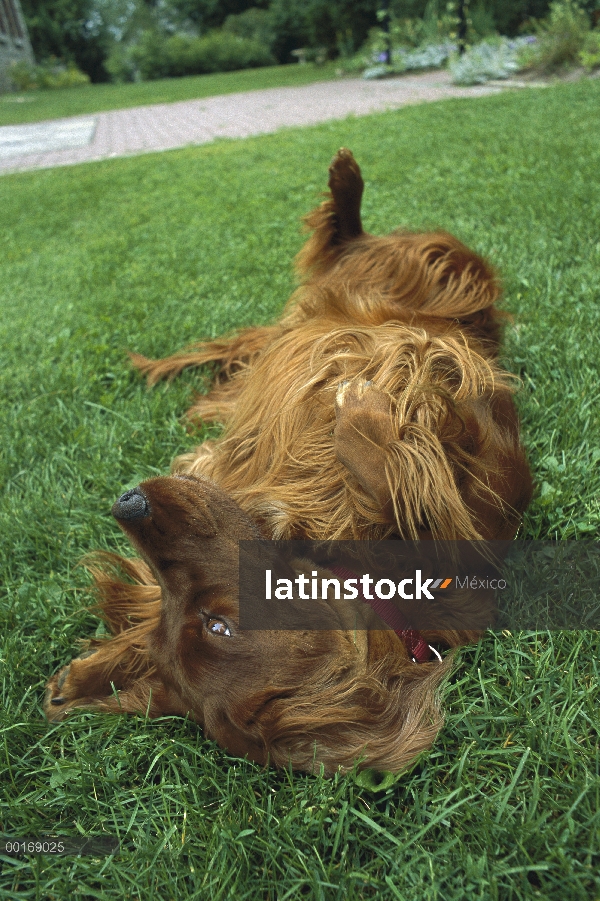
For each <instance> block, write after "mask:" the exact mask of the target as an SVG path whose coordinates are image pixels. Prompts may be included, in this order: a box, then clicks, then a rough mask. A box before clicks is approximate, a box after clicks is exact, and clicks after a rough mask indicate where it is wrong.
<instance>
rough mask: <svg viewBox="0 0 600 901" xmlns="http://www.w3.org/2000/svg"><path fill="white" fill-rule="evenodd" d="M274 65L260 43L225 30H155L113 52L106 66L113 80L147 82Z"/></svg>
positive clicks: (146, 32)
mask: <svg viewBox="0 0 600 901" xmlns="http://www.w3.org/2000/svg"><path fill="white" fill-rule="evenodd" d="M274 62H275V60H274V58H273V56H272V55H271V53H270V51H269V49H268V48H267V47H265V46H264V45H263V44H260V43H258V41H254V40H250V39H248V38H241V37H238V36H237V35H235V34H231V32H227V31H213V32H210V33H209V34H207V35H206V36H204V37H196V36H194V35H189V34H174V35H171V36H170V37H167V36H166V35H163V34H161V33H160V32H158V31H145V32H143V33H142V35H141V36H140V38H139V39H138V41H137V43H136V44H134V45H133V46H131V47H129V48H121V49H120V50H119V51H118V52H113V53H112V54H111V57H110V58H109V61H108V64H107V65H108V68H109V71H110V72H111V75H113V77H114V78H115V80H118V81H133V80H136V79H137V78H140V79H142V80H144V81H148V80H151V79H154V78H166V77H168V76H181V75H202V74H205V73H208V72H229V71H232V70H234V69H251V68H255V67H257V66H270V65H273V63H274Z"/></svg>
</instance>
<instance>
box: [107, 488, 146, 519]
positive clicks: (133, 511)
mask: <svg viewBox="0 0 600 901" xmlns="http://www.w3.org/2000/svg"><path fill="white" fill-rule="evenodd" d="M112 515H113V516H114V517H115V519H141V518H142V517H143V516H149V515H150V507H149V506H148V501H147V500H146V498H145V497H144V495H143V494H142V492H141V491H140V489H139V488H132V489H131V490H130V491H126V492H125V494H122V495H121V497H120V498H119V500H118V501H116V502H115V504H114V505H113V508H112Z"/></svg>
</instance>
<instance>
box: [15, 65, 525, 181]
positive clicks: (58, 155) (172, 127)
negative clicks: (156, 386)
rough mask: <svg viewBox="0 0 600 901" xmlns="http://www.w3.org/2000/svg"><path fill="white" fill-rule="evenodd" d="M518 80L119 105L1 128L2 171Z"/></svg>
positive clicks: (426, 76) (356, 82)
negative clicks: (467, 85) (130, 107)
mask: <svg viewBox="0 0 600 901" xmlns="http://www.w3.org/2000/svg"><path fill="white" fill-rule="evenodd" d="M522 86H523V85H522V84H521V83H519V82H514V81H513V82H510V81H509V82H505V83H498V82H496V83H493V84H487V85H482V86H476V87H469V88H462V87H457V86H455V85H452V84H450V75H449V73H448V72H445V71H436V72H426V73H423V74H419V75H408V76H403V77H401V78H389V79H383V80H381V81H366V80H364V79H358V78H353V79H344V80H340V81H335V82H331V81H329V82H321V83H318V84H313V85H307V86H303V87H295V88H268V89H267V90H262V91H244V92H243V93H238V94H227V95H225V96H219V97H207V98H204V99H202V100H185V101H181V102H178V103H164V104H158V105H156V106H139V107H134V108H133V109H124V110H114V111H112V112H107V113H98V114H96V115H94V116H89V115H88V116H76V117H73V118H70V119H60V120H54V121H51V122H40V123H36V124H34V125H5V126H2V127H0V173H2V172H15V171H22V170H25V169H42V168H48V167H50V166H70V165H73V164H74V163H84V162H88V161H90V160H102V159H106V158H109V157H116V156H129V155H132V154H137V153H149V152H151V151H157V150H170V149H173V148H175V147H185V146H187V145H190V144H206V143H208V142H209V141H213V140H214V139H215V138H225V137H226V138H245V137H247V136H248V135H256V134H265V133H267V132H274V131H277V129H279V128H282V127H285V126H295V125H316V124H317V123H319V122H327V121H329V120H331V119H344V118H346V117H347V116H349V115H350V114H353V115H355V116H366V115H368V114H369V113H374V112H377V111H380V110H386V109H397V108H398V107H401V106H405V105H407V104H413V103H422V102H426V101H432V100H443V99H444V98H448V97H481V96H482V95H484V94H497V93H499V92H500V91H502V90H504V89H505V87H522Z"/></svg>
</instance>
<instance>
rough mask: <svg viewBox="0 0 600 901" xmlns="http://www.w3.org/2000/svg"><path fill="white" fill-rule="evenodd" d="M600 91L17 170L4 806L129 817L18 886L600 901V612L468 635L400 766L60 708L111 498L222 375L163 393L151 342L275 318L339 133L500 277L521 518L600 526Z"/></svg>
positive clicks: (3, 581) (4, 335)
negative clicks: (428, 728) (587, 623)
mask: <svg viewBox="0 0 600 901" xmlns="http://www.w3.org/2000/svg"><path fill="white" fill-rule="evenodd" d="M599 104H600V82H599V81H585V82H581V83H578V84H570V85H559V86H556V87H550V88H546V89H543V90H523V91H520V92H512V93H503V94H502V95H499V96H495V97H488V98H482V99H478V100H472V99H470V100H453V101H445V102H442V103H436V104H430V105H423V106H419V107H410V108H405V109H403V110H400V111H397V112H392V113H385V114H380V115H376V116H372V117H369V118H360V119H353V118H350V119H348V120H346V121H344V122H336V123H332V124H328V125H322V126H319V127H317V128H309V129H294V130H286V131H282V132H280V133H277V134H274V135H269V136H266V137H260V138H253V139H248V140H245V141H235V142H234V141H222V142H218V143H214V144H211V145H207V146H203V147H201V148H197V149H195V148H192V149H190V148H188V149H185V150H178V151H173V152H169V153H163V154H159V155H146V156H141V157H137V158H128V159H122V160H110V161H106V162H102V163H94V164H89V165H84V166H76V167H72V168H61V169H56V170H51V171H41V172H29V173H26V174H20V175H9V176H4V177H3V178H1V179H0V227H1V231H2V248H3V250H2V255H1V256H0V297H1V301H0V302H1V305H2V306H1V309H2V317H1V319H0V330H1V347H2V352H1V353H2V367H1V379H2V386H1V391H2V395H1V396H2V404H1V406H0V423H1V424H0V430H1V434H0V447H1V448H2V451H1V454H0V461H1V462H0V467H1V469H0V481H1V484H2V491H3V495H2V501H1V504H2V505H1V508H0V534H1V535H2V542H1V550H0V554H1V557H0V568H1V569H0V585H1V586H2V589H1V590H2V593H3V596H2V601H1V614H2V629H1V635H2V652H1V658H2V665H3V676H2V690H3V698H2V705H1V713H0V715H1V717H2V743H1V753H0V760H1V762H0V777H1V780H2V788H1V791H0V821H1V827H2V829H3V830H4V832H5V833H6V834H8V835H10V836H14V837H35V836H43V835H46V834H63V835H71V836H73V835H74V836H77V835H79V834H81V835H87V834H106V835H110V836H118V838H119V839H120V840H121V850H120V853H119V855H118V856H117V857H115V858H114V859H113V858H100V859H96V858H93V857H82V858H74V857H70V858H63V859H54V858H51V857H50V856H44V857H39V858H35V857H30V858H25V859H15V858H7V857H5V856H3V858H2V876H1V880H0V898H6V899H14V898H28V899H29V898H31V899H44V901H46V899H63V898H65V899H66V898H76V899H100V898H102V899H115V901H121V899H132V901H133V899H143V901H146V899H157V901H158V899H161V901H166V899H176V901H179V899H191V898H194V899H201V901H204V899H224V901H228V899H236V901H241V899H248V901H257V899H264V901H267V899H269V901H276V899H277V901H285V899H300V898H302V899H304V898H311V899H313V898H314V899H328V901H329V899H340V901H341V899H350V901H353V899H367V898H373V899H386V901H387V899H389V901H393V899H401V901H404V899H409V901H422V899H436V901H438V899H439V901H453V899H456V901H463V899H465V898H467V899H485V901H489V899H502V901H504V899H528V898H552V899H560V901H565V899H568V901H579V899H581V901H589V899H597V898H599V897H600V814H599V807H600V803H599V802H600V775H599V754H598V726H599V713H598V710H599V700H600V699H599V680H598V670H599V662H598V661H599V658H600V640H599V637H598V634H597V633H592V632H580V633H577V632H569V633H539V634H534V633H527V634H508V633H506V634H498V635H494V634H492V633H490V634H488V636H487V637H486V638H485V639H484V640H483V641H482V642H481V643H480V645H479V646H477V647H472V648H467V649H465V650H463V651H461V653H460V656H459V658H458V663H457V666H456V668H455V671H454V674H453V676H452V678H451V680H450V682H449V684H448V686H447V687H446V690H445V692H444V703H445V707H446V710H447V714H448V715H447V722H446V726H445V728H444V730H443V731H442V733H441V734H440V736H439V738H438V740H437V742H436V743H435V745H434V747H433V749H432V750H431V751H430V752H429V753H426V754H424V755H423V756H422V758H421V759H420V760H419V761H418V763H417V764H416V765H415V766H414V767H413V768H412V770H410V771H409V772H407V773H406V774H404V775H403V776H401V777H400V778H399V779H397V780H395V781H392V782H391V784H389V785H388V786H387V787H385V786H384V787H383V788H382V789H381V790H380V791H373V790H372V789H370V788H368V787H366V786H365V785H362V784H361V782H360V779H357V778H356V777H355V776H353V775H348V776H338V777H336V778H333V779H328V778H323V777H320V776H308V775H302V774H291V773H285V772H283V773H281V772H275V771H272V770H263V769H261V768H260V767H257V766H255V765H253V764H251V763H248V762H246V761H241V760H236V759H233V758H230V757H228V756H227V754H225V753H224V752H223V751H221V750H220V749H219V748H218V747H217V746H216V745H214V744H213V743H211V742H210V741H207V740H206V739H205V738H204V737H203V735H202V732H201V731H200V730H199V729H198V728H196V727H195V726H193V725H192V724H190V723H188V722H186V721H185V720H182V719H174V718H169V719H163V720H157V721H152V722H145V721H144V719H143V718H142V717H139V718H130V719H126V718H120V717H102V716H98V715H91V714H85V713H81V714H77V715H75V716H73V717H71V718H70V719H69V720H68V721H67V722H65V723H63V724H60V725H54V726H49V725H48V724H47V723H46V722H45V721H44V718H43V715H42V711H41V701H42V697H43V690H44V685H45V682H46V680H47V678H48V677H49V676H50V675H51V674H52V673H53V672H54V670H55V669H56V668H57V667H58V666H60V665H62V664H64V663H66V662H67V661H68V660H70V659H71V657H72V656H74V655H75V654H76V653H77V651H78V645H77V640H78V639H79V638H81V637H85V636H92V635H93V634H94V633H95V631H96V630H97V628H98V621H97V620H96V619H95V618H94V617H93V615H92V614H91V613H90V612H89V611H88V610H87V609H86V607H87V605H88V604H89V603H90V599H89V595H88V594H87V593H86V588H87V586H88V578H87V576H86V574H85V571H84V570H83V569H82V568H80V567H78V566H77V563H78V561H79V559H80V558H81V556H82V555H83V554H85V553H86V552H89V551H91V550H95V549H97V548H107V549H111V550H117V551H121V552H124V553H130V550H129V548H128V546H127V543H126V541H125V539H124V538H123V536H122V535H121V533H120V532H119V530H118V529H117V527H116V525H115V523H114V522H113V521H112V519H111V516H110V512H109V511H110V507H111V504H112V503H113V501H114V499H115V498H116V497H117V496H118V495H119V494H120V493H121V492H122V491H123V490H125V489H126V488H128V487H131V486H133V485H135V484H137V483H138V481H139V480H141V479H143V478H147V477H150V476H152V475H154V474H158V473H164V472H166V471H167V470H168V467H169V463H170V461H171V459H172V458H173V457H174V456H175V455H176V454H178V453H180V452H182V451H183V450H185V449H188V448H190V447H191V446H193V445H194V444H196V443H198V442H199V441H200V440H202V438H203V437H204V436H205V434H208V431H207V432H206V433H203V432H197V433H194V434H189V433H188V432H186V429H185V427H184V425H183V424H182V422H181V414H182V413H183V412H184V410H185V409H186V406H187V405H188V404H189V402H190V399H191V398H192V396H193V394H194V392H195V391H198V390H200V391H202V390H204V389H205V386H206V384H207V380H208V373H207V372H205V373H202V372H193V371H190V372H186V373H184V375H183V376H182V377H181V378H180V379H178V380H176V381H175V382H174V383H172V384H171V385H159V386H158V387H157V388H155V389H154V390H152V391H148V390H147V389H146V387H145V385H144V383H143V382H142V380H141V379H140V378H139V377H138V375H137V374H136V373H134V372H132V371H131V369H130V367H129V365H128V360H127V357H126V354H125V351H126V349H127V348H132V349H135V350H137V351H140V352H141V353H144V354H147V355H149V356H159V355H165V354H168V353H171V352H173V351H175V350H177V349H179V348H180V347H182V346H183V345H185V344H186V343H187V342H190V341H192V340H194V339H198V338H206V337H212V336H216V335H219V334H221V333H223V332H225V331H228V330H230V329H233V328H237V327H241V326H246V325H250V324H257V323H263V322H268V321H269V320H271V319H273V318H274V317H276V316H277V315H278V313H279V311H280V310H281V308H282V306H283V304H284V302H285V300H286V299H287V297H288V296H289V293H290V290H291V288H292V285H293V278H292V274H291V261H292V258H293V255H294V254H295V253H296V252H297V250H298V249H299V248H300V246H301V243H302V240H303V238H302V236H301V233H300V228H299V217H300V216H301V215H303V214H304V213H306V212H308V211H309V210H310V209H311V207H312V206H314V204H315V202H316V201H317V199H318V195H319V192H320V191H322V190H323V189H324V187H325V184H326V178H327V166H328V164H329V161H330V158H331V156H332V155H333V153H334V152H335V151H336V150H337V148H338V147H340V146H342V145H345V146H348V147H350V148H351V149H352V150H353V151H354V153H355V155H356V157H357V159H358V160H359V162H360V164H361V166H362V168H363V172H364V175H365V179H366V184H367V188H366V192H365V199H364V222H365V226H366V228H367V229H368V230H370V231H373V232H376V233H377V232H379V233H383V232H387V231H389V230H390V229H391V228H393V227H396V226H398V225H400V224H402V225H405V226H408V227H410V228H414V229H422V228H430V227H436V226H437V227H442V228H445V229H447V230H449V231H451V232H453V233H455V234H456V235H458V236H459V237H460V238H461V239H462V240H464V241H465V242H466V243H467V244H469V245H471V246H473V247H474V248H475V249H476V250H477V251H479V252H480V253H483V254H485V255H487V256H488V257H489V258H490V260H491V261H492V262H493V263H494V265H495V266H496V267H497V268H498V270H499V271H500V273H501V274H502V277H503V281H504V286H505V298H506V299H505V307H506V309H507V310H508V311H510V312H511V313H512V314H513V316H514V322H513V324H512V325H509V327H508V329H507V340H506V351H505V361H506V363H507V365H508V366H509V367H511V368H512V369H513V371H515V372H518V373H519V374H520V376H521V379H522V389H521V392H520V394H519V396H518V404H519V407H520V410H521V414H522V420H523V428H524V440H525V442H526V444H527V447H528V448H529V454H530V458H531V463H532V466H533V469H534V471H535V477H536V485H537V488H536V495H535V499H534V502H533V504H532V506H531V509H530V511H529V513H528V514H527V516H526V520H525V524H524V529H523V532H522V535H523V537H525V538H530V539H531V538H570V539H586V538H587V539H589V538H597V537H598V529H599V527H600V507H599V501H598V499H599V496H600V417H599V394H600V389H599V381H600V380H599V368H600V353H599V350H598V348H599V331H600V275H599V272H600V117H598V107H599ZM274 378H276V373H275V374H274Z"/></svg>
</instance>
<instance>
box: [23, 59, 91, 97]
mask: <svg viewBox="0 0 600 901" xmlns="http://www.w3.org/2000/svg"><path fill="white" fill-rule="evenodd" d="M10 78H11V81H12V82H13V84H14V86H15V88H16V89H17V91H36V90H39V89H42V90H52V89H55V88H76V87H82V86H83V85H86V84H89V83H90V76H89V75H86V74H85V73H84V72H81V71H80V70H79V69H78V68H77V66H76V65H75V64H74V63H66V64H64V63H62V62H61V61H60V60H56V59H53V60H49V61H48V62H46V63H42V64H41V65H39V66H32V65H30V64H29V63H26V62H24V61H23V60H22V61H21V62H18V63H15V64H14V65H13V66H12V67H11V69H10Z"/></svg>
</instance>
